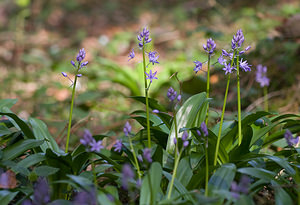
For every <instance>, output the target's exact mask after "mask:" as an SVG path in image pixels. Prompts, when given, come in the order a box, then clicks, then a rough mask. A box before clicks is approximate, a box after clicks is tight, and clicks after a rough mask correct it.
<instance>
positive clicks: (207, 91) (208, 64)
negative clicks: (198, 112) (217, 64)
mask: <svg viewBox="0 0 300 205" xmlns="http://www.w3.org/2000/svg"><path fill="white" fill-rule="evenodd" d="M209 69H210V54H208V61H207V78H206V98H209V78H210V77H209ZM208 112H209V103H208V105H207V112H206V118H205V124H207V122H208Z"/></svg>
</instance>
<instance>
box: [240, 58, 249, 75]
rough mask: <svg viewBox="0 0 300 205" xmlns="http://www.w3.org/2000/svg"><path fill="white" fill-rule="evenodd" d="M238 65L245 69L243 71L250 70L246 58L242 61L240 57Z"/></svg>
mask: <svg viewBox="0 0 300 205" xmlns="http://www.w3.org/2000/svg"><path fill="white" fill-rule="evenodd" d="M240 67H241V68H242V69H243V70H244V71H245V72H248V71H251V68H250V67H251V65H249V64H248V62H247V60H245V61H243V59H241V61H240Z"/></svg>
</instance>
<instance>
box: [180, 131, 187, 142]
mask: <svg viewBox="0 0 300 205" xmlns="http://www.w3.org/2000/svg"><path fill="white" fill-rule="evenodd" d="M188 136H189V133H188V132H187V131H184V132H183V134H182V138H181V139H182V140H183V141H186V140H187V138H188Z"/></svg>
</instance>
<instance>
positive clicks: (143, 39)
mask: <svg viewBox="0 0 300 205" xmlns="http://www.w3.org/2000/svg"><path fill="white" fill-rule="evenodd" d="M149 36H150V32H149V30H148V29H147V27H145V28H144V29H143V31H142V32H141V33H139V35H138V36H137V39H138V41H139V47H140V48H142V47H143V46H144V44H147V43H150V42H151V40H152V39H151V38H150V37H149Z"/></svg>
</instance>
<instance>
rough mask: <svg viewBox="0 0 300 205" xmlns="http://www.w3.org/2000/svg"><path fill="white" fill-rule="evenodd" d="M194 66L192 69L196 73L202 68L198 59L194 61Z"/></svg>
mask: <svg viewBox="0 0 300 205" xmlns="http://www.w3.org/2000/svg"><path fill="white" fill-rule="evenodd" d="M194 63H195V68H194V71H195V73H196V74H197V73H198V72H199V71H200V70H201V69H202V63H201V62H200V61H194Z"/></svg>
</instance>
